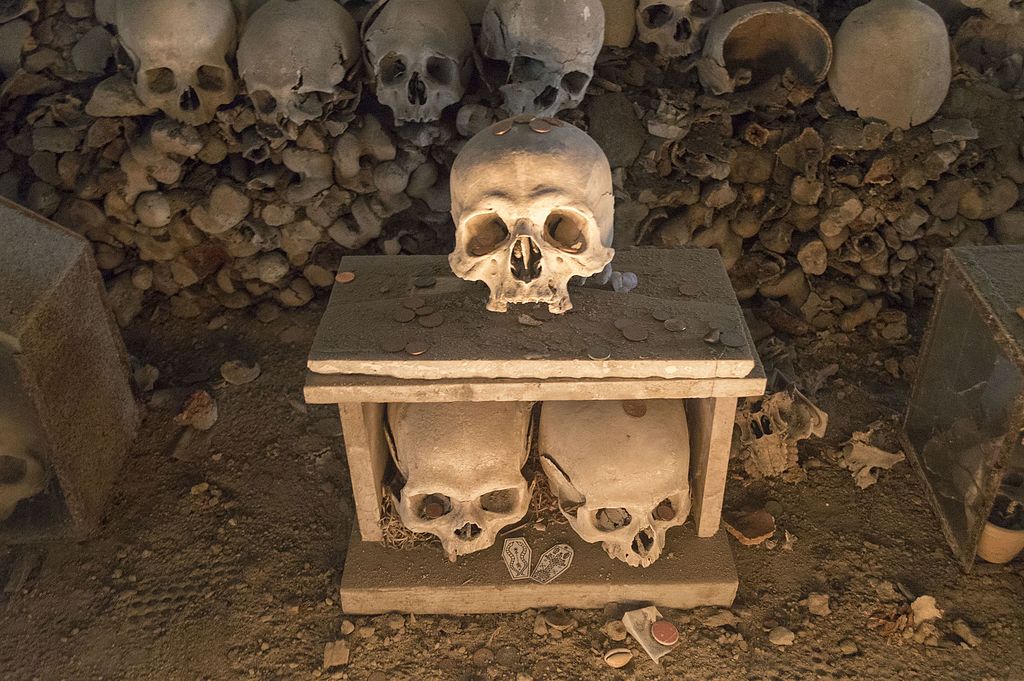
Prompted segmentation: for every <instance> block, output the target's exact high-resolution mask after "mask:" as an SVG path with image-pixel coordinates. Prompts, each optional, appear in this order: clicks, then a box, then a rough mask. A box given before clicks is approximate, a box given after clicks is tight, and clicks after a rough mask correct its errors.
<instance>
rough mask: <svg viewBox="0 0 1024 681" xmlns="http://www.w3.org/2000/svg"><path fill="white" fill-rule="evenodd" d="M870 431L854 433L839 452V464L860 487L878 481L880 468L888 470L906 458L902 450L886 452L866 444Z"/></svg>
mask: <svg viewBox="0 0 1024 681" xmlns="http://www.w3.org/2000/svg"><path fill="white" fill-rule="evenodd" d="M872 433H874V429H873V428H869V429H868V430H867V431H863V432H858V433H854V434H853V437H852V438H851V439H850V441H849V442H848V443H847V444H846V445H845V446H844V447H843V449H842V451H841V453H840V461H839V463H840V465H841V466H842V467H843V468H846V469H847V470H849V471H851V472H852V473H853V479H854V480H855V481H856V482H857V486H858V487H860V488H861V489H867V488H868V487H871V486H872V485H874V484H875V483H876V482H878V474H879V472H880V471H881V470H883V469H885V470H888V469H890V468H892V467H893V466H895V465H896V464H897V463H899V462H900V461H903V459H904V458H906V457H905V456H904V455H903V452H896V453H893V452H887V451H885V450H883V449H879V448H878V447H875V446H873V445H870V444H868V439H869V438H870V437H871V435H872Z"/></svg>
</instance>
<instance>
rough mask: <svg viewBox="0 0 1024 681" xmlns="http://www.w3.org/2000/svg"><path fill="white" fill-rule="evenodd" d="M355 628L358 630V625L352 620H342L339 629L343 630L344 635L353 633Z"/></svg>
mask: <svg viewBox="0 0 1024 681" xmlns="http://www.w3.org/2000/svg"><path fill="white" fill-rule="evenodd" d="M355 630H356V625H354V624H352V621H351V620H342V621H341V628H340V629H339V631H340V632H341V635H342V636H348V635H349V634H351V633H352V632H353V631H355Z"/></svg>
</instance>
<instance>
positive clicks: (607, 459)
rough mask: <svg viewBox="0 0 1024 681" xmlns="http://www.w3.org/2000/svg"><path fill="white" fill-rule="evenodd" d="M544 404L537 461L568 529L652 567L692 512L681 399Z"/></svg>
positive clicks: (630, 560)
mask: <svg viewBox="0 0 1024 681" xmlns="http://www.w3.org/2000/svg"><path fill="white" fill-rule="evenodd" d="M640 404H642V405H643V406H644V411H643V415H642V416H640V417H636V416H632V415H630V414H627V413H626V411H625V409H624V408H623V403H622V402H620V401H618V400H600V401H586V402H545V403H544V405H543V407H542V408H541V415H540V427H539V434H538V437H539V451H540V455H541V456H540V459H541V467H542V468H543V469H544V474H545V475H546V476H547V478H548V484H549V485H550V487H551V491H552V492H553V493H554V494H555V496H557V497H558V506H559V509H560V510H561V512H562V514H563V515H564V516H565V517H566V519H567V520H568V521H569V524H570V525H571V526H572V528H573V530H575V531H576V533H577V534H578V535H579V536H580V537H581V538H582V539H583V540H584V541H587V542H590V543H600V544H601V546H602V548H604V550H605V551H606V552H607V553H608V555H609V556H611V557H612V558H615V559H617V560H621V561H623V562H625V563H626V564H628V565H630V566H632V567H649V566H650V565H651V564H652V563H654V561H656V560H657V559H658V557H659V556H660V555H661V553H662V550H663V549H664V547H665V534H666V532H667V531H668V530H669V529H670V528H672V527H676V526H678V525H682V524H683V523H684V522H686V518H687V516H688V515H689V513H690V482H689V470H690V441H689V429H688V427H687V423H686V411H685V409H684V407H683V401H682V400H645V401H643V402H641V403H640Z"/></svg>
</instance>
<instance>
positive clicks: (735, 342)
mask: <svg viewBox="0 0 1024 681" xmlns="http://www.w3.org/2000/svg"><path fill="white" fill-rule="evenodd" d="M720 340H721V341H722V345H724V346H726V347H729V348H742V347H743V346H744V345H746V344H747V339H746V338H744V337H743V334H742V333H740V332H739V331H723V332H722V337H721V339H720Z"/></svg>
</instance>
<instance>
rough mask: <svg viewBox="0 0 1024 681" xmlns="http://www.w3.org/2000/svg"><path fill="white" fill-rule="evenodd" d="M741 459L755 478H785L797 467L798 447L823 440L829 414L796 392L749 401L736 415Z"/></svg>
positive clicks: (775, 394) (749, 473)
mask: <svg viewBox="0 0 1024 681" xmlns="http://www.w3.org/2000/svg"><path fill="white" fill-rule="evenodd" d="M736 425H737V426H738V428H739V447H740V451H739V458H741V459H742V461H743V468H744V470H746V471H747V474H748V475H750V476H751V477H755V478H766V477H774V476H778V475H782V474H784V473H785V472H786V471H788V470H790V469H793V468H795V467H796V465H797V443H798V442H800V441H801V440H806V439H807V438H809V437H811V436H812V435H814V436H817V437H822V436H823V435H824V434H825V430H826V428H827V427H828V414H826V413H825V412H823V411H822V410H820V409H818V407H816V406H815V405H814V404H813V403H812V402H811V401H810V400H808V399H807V398H806V397H804V395H803V393H801V392H800V391H799V390H797V389H796V388H792V387H791V388H788V389H787V390H783V391H780V392H777V393H772V394H771V395H769V396H767V397H765V398H764V399H763V400H762V399H758V400H747V401H746V402H745V403H744V404H743V405H742V406H741V407H740V409H739V410H737V412H736Z"/></svg>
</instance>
